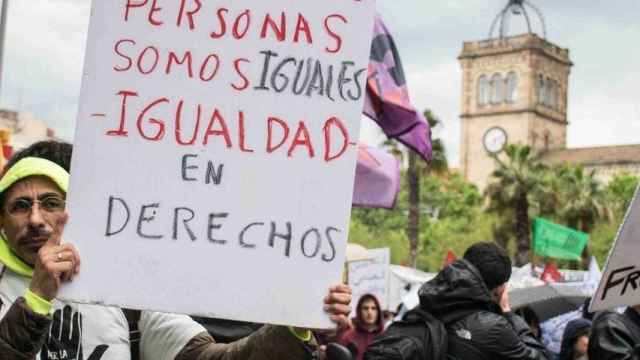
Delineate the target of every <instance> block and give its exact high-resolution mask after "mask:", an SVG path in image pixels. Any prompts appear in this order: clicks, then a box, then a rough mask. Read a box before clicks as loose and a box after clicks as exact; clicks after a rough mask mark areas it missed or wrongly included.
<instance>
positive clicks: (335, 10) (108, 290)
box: [63, 0, 375, 328]
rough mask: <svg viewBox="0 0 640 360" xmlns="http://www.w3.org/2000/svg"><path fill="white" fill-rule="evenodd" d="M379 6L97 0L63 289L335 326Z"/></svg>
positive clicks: (98, 299)
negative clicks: (333, 290) (333, 291)
mask: <svg viewBox="0 0 640 360" xmlns="http://www.w3.org/2000/svg"><path fill="white" fill-rule="evenodd" d="M374 8H375V3H374V0H325V1H316V0H301V1H290V0H269V1H254V0H233V1H232V0H217V1H196V0H162V1H157V0H154V1H152V0H118V1H115V0H109V1H102V0H101V1H93V5H92V12H91V24H90V29H89V37H88V46H87V53H86V59H85V68H84V76H83V82H82V92H81V99H80V109H79V114H78V120H77V129H76V139H75V149H74V157H73V163H72V177H71V185H70V193H69V195H68V203H69V212H70V223H69V224H68V227H67V229H66V231H65V239H66V240H67V241H69V242H73V243H75V244H76V245H77V247H78V248H79V250H80V253H81V254H82V259H83V264H82V270H81V274H80V276H79V277H77V279H76V280H74V282H73V283H72V284H70V285H69V286H67V287H65V288H64V290H63V296H64V297H65V298H67V299H70V300H74V301H79V302H91V303H101V304H106V305H117V306H127V307H131V308H138V309H149V310H158V311H165V312H176V313H188V314H197V315H203V316H212V317H220V318H229V319H236V320H246V321H254V322H264V323H274V324H287V325H295V326H306V327H318V328H323V327H329V326H331V325H332V324H331V322H330V321H329V319H328V316H327V315H326V314H325V313H324V312H323V310H322V299H323V298H324V296H325V295H326V294H327V292H328V288H329V285H330V284H333V283H336V282H339V281H340V279H341V270H342V264H343V262H344V256H345V246H346V239H347V235H348V222H349V215H350V210H351V199H352V195H353V182H354V172H355V161H356V140H357V138H358V134H359V123H360V118H361V115H360V114H361V112H362V107H363V101H364V96H365V90H364V89H365V88H364V84H365V81H366V76H367V68H368V58H369V51H370V44H371V36H372V29H373V17H374Z"/></svg>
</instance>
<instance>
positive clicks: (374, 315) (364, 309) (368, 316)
mask: <svg viewBox="0 0 640 360" xmlns="http://www.w3.org/2000/svg"><path fill="white" fill-rule="evenodd" d="M360 317H361V318H362V321H363V322H364V324H365V325H376V324H377V323H378V307H377V306H376V302H375V301H373V300H371V299H368V300H365V301H363V302H362V305H361V306H360Z"/></svg>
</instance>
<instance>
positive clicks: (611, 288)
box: [590, 186, 640, 311]
mask: <svg viewBox="0 0 640 360" xmlns="http://www.w3.org/2000/svg"><path fill="white" fill-rule="evenodd" d="M638 254H640V186H639V187H638V189H637V190H636V193H635V196H634V198H633V201H632V202H631V205H630V206H629V210H628V211H627V215H626V217H625V219H624V221H623V223H622V225H621V226H620V230H619V232H618V236H617V237H616V241H615V243H614V245H613V248H612V250H611V252H610V253H609V258H608V259H607V265H606V267H605V270H604V272H603V274H602V279H601V280H600V284H599V286H598V290H597V291H596V294H595V295H594V296H593V299H592V300H591V306H590V311H601V310H607V309H612V308H615V307H618V306H633V305H638V304H640V260H638Z"/></svg>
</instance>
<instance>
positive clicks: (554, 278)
mask: <svg viewBox="0 0 640 360" xmlns="http://www.w3.org/2000/svg"><path fill="white" fill-rule="evenodd" d="M540 279H542V281H544V282H546V283H551V282H558V281H561V280H562V274H560V271H558V268H557V267H556V266H555V265H554V264H553V263H548V264H547V265H545V266H544V271H542V275H540Z"/></svg>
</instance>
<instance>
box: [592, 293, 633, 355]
mask: <svg viewBox="0 0 640 360" xmlns="http://www.w3.org/2000/svg"><path fill="white" fill-rule="evenodd" d="M639 312H640V305H636V306H633V307H629V308H627V310H626V311H625V312H624V314H619V313H617V312H613V311H606V312H603V313H601V314H598V315H596V317H595V319H594V320H593V326H592V327H591V336H590V337H589V351H588V354H589V359H597V360H638V359H640V313H639Z"/></svg>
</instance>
